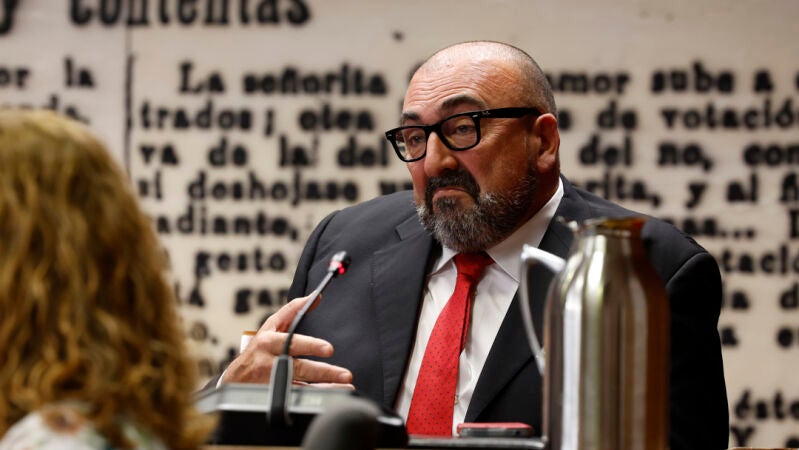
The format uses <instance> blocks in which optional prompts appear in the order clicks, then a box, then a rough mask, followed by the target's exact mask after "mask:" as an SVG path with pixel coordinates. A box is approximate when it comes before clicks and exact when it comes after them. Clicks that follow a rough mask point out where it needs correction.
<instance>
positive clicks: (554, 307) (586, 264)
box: [519, 217, 669, 450]
mask: <svg viewBox="0 0 799 450" xmlns="http://www.w3.org/2000/svg"><path fill="white" fill-rule="evenodd" d="M645 220H646V219H645V218H643V217H627V218H617V219H594V220H590V221H587V222H584V223H583V224H581V225H577V224H576V223H573V222H572V223H570V224H569V227H570V228H571V229H572V231H573V232H574V233H575V241H574V243H573V244H572V248H571V250H570V256H569V257H568V259H567V260H566V261H563V260H562V259H560V258H559V257H557V256H555V255H552V254H550V253H547V252H545V251H542V250H539V249H537V248H535V247H531V246H525V247H524V249H523V251H522V273H521V278H520V280H521V283H520V288H519V290H520V292H521V300H522V301H521V302H520V304H521V308H522V318H523V319H524V323H525V328H526V332H527V335H528V339H529V341H530V346H531V348H532V349H533V354H534V355H535V357H536V362H537V363H538V367H539V370H540V371H541V374H542V377H543V382H544V386H543V394H544V403H543V408H544V411H543V417H544V418H543V421H544V423H543V430H542V434H543V438H544V440H545V442H546V445H547V448H548V449H550V450H638V449H640V450H660V449H666V448H668V409H669V404H668V387H669V386H668V371H669V366H668V364H669V308H668V298H667V296H666V290H665V287H664V285H663V281H662V280H661V279H660V277H659V276H658V275H657V273H656V272H655V270H654V268H653V267H652V265H651V264H650V262H649V259H648V258H647V255H646V252H645V250H644V246H643V242H642V241H641V236H640V232H641V228H642V227H643V225H644V222H645ZM534 262H537V263H541V264H543V265H544V266H546V267H548V268H550V269H551V270H552V271H554V272H555V273H556V275H555V278H554V279H553V280H552V283H551V284H550V286H549V291H548V294H547V298H546V305H545V308H544V310H545V312H544V318H543V319H544V320H543V322H544V334H543V340H544V349H543V350H542V349H541V346H540V345H539V342H538V338H537V337H536V333H535V330H534V326H533V321H532V314H531V312H530V299H529V286H528V280H527V269H528V266H529V265H530V264H532V263H534Z"/></svg>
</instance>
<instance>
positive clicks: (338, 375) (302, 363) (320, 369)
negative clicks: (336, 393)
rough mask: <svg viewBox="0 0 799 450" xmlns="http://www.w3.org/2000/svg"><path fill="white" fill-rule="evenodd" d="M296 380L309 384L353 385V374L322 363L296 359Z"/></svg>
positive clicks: (341, 368)
mask: <svg viewBox="0 0 799 450" xmlns="http://www.w3.org/2000/svg"><path fill="white" fill-rule="evenodd" d="M294 379H295V380H299V381H305V382H308V383H334V384H351V383H352V372H350V371H349V370H347V369H345V368H343V367H339V366H334V365H332V364H328V363H324V362H321V361H311V360H308V359H300V358H295V359H294Z"/></svg>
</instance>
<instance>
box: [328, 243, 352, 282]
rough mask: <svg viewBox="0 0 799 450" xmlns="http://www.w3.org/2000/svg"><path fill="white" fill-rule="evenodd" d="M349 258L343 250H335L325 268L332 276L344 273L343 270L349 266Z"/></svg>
mask: <svg viewBox="0 0 799 450" xmlns="http://www.w3.org/2000/svg"><path fill="white" fill-rule="evenodd" d="M350 262H351V259H350V257H349V255H347V252H345V251H344V250H342V251H340V252H337V253H336V254H335V255H333V257H332V258H331V259H330V264H329V265H328V266H327V270H328V271H330V272H332V273H333V276H334V277H335V276H339V275H344V272H346V271H347V268H348V267H350Z"/></svg>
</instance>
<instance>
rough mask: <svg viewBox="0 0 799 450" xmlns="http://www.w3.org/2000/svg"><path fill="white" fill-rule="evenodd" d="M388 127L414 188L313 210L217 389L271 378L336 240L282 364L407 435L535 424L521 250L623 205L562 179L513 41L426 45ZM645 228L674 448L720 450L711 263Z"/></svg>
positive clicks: (668, 229)
mask: <svg viewBox="0 0 799 450" xmlns="http://www.w3.org/2000/svg"><path fill="white" fill-rule="evenodd" d="M386 136H387V138H388V139H389V141H390V142H391V143H392V145H393V147H394V149H395V151H396V153H397V156H398V157H399V158H400V159H401V160H403V161H404V162H405V163H406V164H407V168H408V171H409V173H410V176H411V179H412V181H413V191H412V192H410V191H407V192H399V193H396V194H392V195H387V196H383V197H379V198H376V199H374V200H371V201H367V202H365V203H362V204H359V205H356V206H353V207H350V208H347V209H344V210H341V211H337V212H335V213H333V214H331V215H330V216H328V217H327V218H325V219H324V220H323V221H322V222H321V223H320V224H319V225H318V227H317V228H316V230H315V231H314V232H313V234H312V235H311V237H310V238H309V240H308V242H307V245H306V247H305V249H304V251H303V254H302V257H301V259H300V262H299V265H298V267H297V271H296V274H295V278H294V282H293V284H292V286H291V289H290V292H289V295H290V298H295V297H296V299H295V300H294V301H292V302H290V303H289V304H287V305H286V306H285V307H284V308H282V309H281V310H280V311H278V312H277V313H275V314H274V315H273V316H271V317H270V318H269V319H268V320H267V321H266V322H265V323H264V325H263V326H262V328H261V329H260V330H259V331H258V334H257V335H256V336H255V338H254V339H253V342H252V344H251V345H250V346H249V347H247V349H246V350H245V351H244V352H243V353H242V354H241V355H240V356H239V357H238V358H237V359H236V360H234V361H233V362H232V363H231V365H230V366H229V367H228V370H227V371H226V372H225V374H224V376H223V379H222V380H221V382H228V381H238V382H242V381H244V382H246V381H249V382H266V381H268V378H269V373H270V369H271V366H272V361H273V359H274V357H275V355H276V354H279V353H280V350H281V349H282V345H283V342H284V339H285V331H286V330H287V328H288V325H289V324H290V322H291V320H292V318H293V317H294V315H296V313H297V311H298V310H299V309H300V308H301V307H302V305H303V304H304V303H305V302H306V301H308V298H307V297H302V296H303V295H305V294H306V293H307V292H309V291H310V290H311V289H312V288H313V287H314V283H317V282H318V280H320V279H321V278H322V277H323V275H324V273H325V271H326V270H327V265H328V261H329V259H330V257H331V256H332V254H333V253H335V252H337V251H339V250H346V251H347V252H349V254H350V255H351V256H352V260H353V264H352V267H351V269H350V272H349V273H348V274H347V276H346V277H342V278H341V279H340V280H337V281H336V282H335V283H333V284H332V285H331V286H330V287H329V289H328V290H327V291H326V292H325V294H324V297H325V298H324V301H323V302H321V304H320V306H319V307H318V309H317V310H316V311H314V312H313V314H310V315H308V316H307V317H306V319H305V321H304V322H303V325H302V326H301V329H300V330H299V333H301V334H300V335H297V336H295V337H294V340H293V342H292V347H291V353H292V354H294V355H297V356H305V357H307V358H297V359H296V360H295V366H294V377H295V379H296V380H298V381H303V382H311V383H343V384H349V383H352V384H353V385H354V386H355V387H356V388H357V389H358V390H359V391H361V392H362V393H364V394H365V395H366V396H368V397H370V398H371V399H373V400H375V401H376V402H378V403H380V404H382V405H383V406H385V407H387V408H393V409H395V410H396V411H397V412H398V413H399V414H400V415H401V416H403V417H404V418H407V419H408V423H409V430H410V431H411V432H414V429H411V424H413V427H414V428H416V427H417V425H416V424H417V423H419V422H420V421H421V422H423V424H422V425H421V426H422V428H418V429H419V430H425V428H424V427H425V426H426V425H424V424H426V423H427V422H430V421H439V422H443V423H444V424H445V427H444V430H443V431H441V428H439V432H435V433H434V434H451V433H453V432H454V431H455V430H456V427H457V425H458V424H459V423H461V422H497V421H516V422H525V423H527V424H530V425H532V426H533V428H534V429H535V431H536V432H537V433H540V432H541V376H540V374H539V373H538V370H537V369H536V365H535V363H534V360H533V356H532V354H531V351H530V349H529V347H528V345H527V341H526V338H525V335H524V331H523V325H522V321H521V318H520V317H519V313H518V310H519V308H518V305H517V302H518V301H519V299H518V296H517V292H516V291H517V289H518V286H519V272H520V263H519V256H520V252H521V248H522V245H523V244H529V245H533V246H536V247H539V248H541V249H543V250H546V251H548V252H550V253H553V254H555V255H559V256H561V257H566V256H567V255H568V252H569V248H570V245H571V241H572V234H571V232H570V231H569V230H568V229H566V227H565V226H563V225H561V224H559V223H558V222H557V221H553V220H552V219H553V217H555V216H563V217H567V218H569V219H572V220H577V221H582V220H586V219H590V218H595V217H617V216H626V215H630V214H631V211H629V210H626V209H624V208H622V207H620V206H618V205H615V204H613V203H611V202H608V201H606V200H604V199H601V198H599V197H596V196H594V195H592V194H590V193H587V192H585V191H583V190H580V189H578V188H576V187H574V186H572V185H571V184H570V183H569V182H568V180H567V179H566V178H565V177H563V176H562V175H561V173H560V162H559V147H560V137H559V134H558V123H557V109H556V105H555V100H554V98H553V94H552V91H551V88H550V86H549V84H548V82H547V80H546V78H545V76H544V74H543V72H542V71H541V69H540V68H539V66H538V65H537V64H536V62H535V61H534V60H533V59H532V58H531V57H530V56H529V55H528V54H526V53H525V52H523V51H522V50H520V49H518V48H515V47H513V46H510V45H506V44H502V43H497V42H467V43H461V44H456V45H453V46H450V47H447V48H445V49H443V50H440V51H439V52H437V53H435V54H434V55H433V56H431V57H430V58H429V59H427V60H426V61H425V62H424V63H423V64H422V65H421V66H420V67H419V69H418V70H417V71H416V72H415V73H414V75H413V77H412V79H411V81H410V84H409V86H408V89H407V92H406V95H405V100H404V104H403V110H402V115H401V119H400V127H398V128H395V129H393V130H390V131H388V132H387V133H386ZM642 237H643V240H644V243H645V246H646V248H647V252H648V255H649V258H650V260H651V262H652V264H653V266H654V267H655V269H656V270H657V272H658V273H659V275H660V276H661V278H662V279H663V280H664V282H665V284H666V289H667V292H668V295H669V300H670V312H671V373H670V382H671V386H670V388H671V389H670V402H671V414H670V422H671V432H670V444H671V448H672V449H673V450H676V449H690V448H703V449H722V448H726V447H727V444H728V434H729V418H728V409H727V397H726V388H725V383H724V373H723V368H722V360H721V346H720V342H719V337H718V332H717V321H718V316H719V312H720V306H721V279H720V274H719V270H718V266H717V264H716V262H715V260H714V259H713V257H712V256H711V255H709V254H708V253H707V252H706V251H705V250H704V249H703V248H702V247H700V246H699V245H698V244H696V243H695V242H694V241H693V240H692V239H691V238H690V237H688V236H686V235H684V234H683V233H681V232H680V231H678V230H676V229H675V228H673V227H672V226H670V225H668V224H666V223H664V222H662V221H659V220H656V219H650V220H648V221H647V224H646V225H645V227H644V230H643V233H642ZM470 254H487V255H488V256H489V257H490V262H489V263H488V264H487V265H486V266H485V268H482V269H481V272H480V274H479V275H478V276H477V277H476V281H475V285H474V286H473V287H469V289H471V291H469V292H470V295H471V297H470V301H471V303H467V304H468V305H469V306H468V308H469V310H470V311H469V312H468V316H470V317H471V318H472V319H471V320H470V321H468V325H467V326H466V328H465V331H464V333H465V334H464V335H463V338H462V342H461V343H460V345H461V347H460V349H459V351H458V350H455V352H456V356H455V357H456V359H457V362H456V363H455V364H456V370H455V372H453V373H452V374H451V375H448V376H447V377H449V378H451V379H449V380H446V379H439V380H435V382H434V384H433V389H432V390H431V389H430V387H429V379H428V378H429V376H428V375H427V373H426V369H424V366H425V365H427V362H426V361H427V356H426V350H427V347H428V343H429V342H431V341H434V340H435V341H436V342H438V341H437V340H438V337H435V336H437V331H435V328H436V327H437V321H439V316H442V317H443V316H444V314H445V313H444V312H443V311H446V310H447V309H448V308H447V303H448V301H449V299H450V296H451V295H452V294H453V291H454V290H457V288H456V284H457V283H458V282H457V281H456V280H457V278H458V270H459V269H458V268H456V265H457V264H456V261H457V260H458V259H459V258H461V259H463V258H462V257H460V256H458V255H470ZM457 267H461V266H460V265H457ZM550 280H551V276H550V275H548V274H541V275H540V276H539V278H538V279H537V280H536V282H534V283H531V285H532V288H531V289H532V291H531V298H532V304H531V308H532V311H533V313H534V320H535V321H536V326H537V328H538V329H539V330H541V329H542V323H541V317H542V315H543V306H544V297H545V293H546V288H547V286H548V285H549V281H550ZM453 298H454V295H453ZM447 314H448V313H447ZM442 321H443V319H442ZM435 345H439V344H435ZM431 346H432V344H431ZM334 348H335V353H334ZM444 378H446V377H444ZM450 384H451V385H452V388H451V389H454V396H453V397H452V398H451V404H449V405H445V406H444V407H443V408H442V409H438V407H435V408H433V407H429V406H425V407H424V409H425V411H427V412H425V414H427V415H428V416H429V415H430V414H433V415H438V416H440V417H427V416H425V417H423V418H422V419H419V418H418V416H417V415H416V414H417V412H415V411H418V410H419V409H420V408H419V407H418V405H420V404H425V405H426V403H422V402H424V401H428V399H427V398H420V397H428V396H430V395H433V396H435V395H436V392H435V391H436V390H437V388H436V387H440V389H445V388H444V386H449V385H450ZM420 385H423V386H425V387H424V388H419V386H420ZM417 388H418V389H417ZM447 389H449V388H447ZM422 390H424V394H419V392H420V391H422ZM431 392H432V394H431ZM415 393H416V394H417V395H416V398H415V396H414V394H415ZM446 396H447V399H450V397H449V394H446ZM448 402H450V401H449V400H448ZM415 405H416V406H415ZM430 411H435V413H430Z"/></svg>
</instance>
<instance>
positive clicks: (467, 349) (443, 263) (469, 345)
mask: <svg viewBox="0 0 799 450" xmlns="http://www.w3.org/2000/svg"><path fill="white" fill-rule="evenodd" d="M562 197H563V183H562V182H561V181H560V180H558V189H557V191H556V192H555V195H553V196H552V198H551V199H550V200H549V202H547V204H546V205H544V207H543V208H541V210H540V211H538V213H536V215H535V216H533V217H532V218H531V219H530V220H529V221H527V223H525V224H524V225H522V227H521V228H519V229H518V230H516V231H515V232H514V233H513V234H512V235H510V236H509V237H508V238H507V239H505V240H504V241H502V242H501V243H499V244H498V245H497V246H495V247H493V248H490V249H488V250H487V251H486V252H487V253H488V255H489V256H491V258H493V260H494V264H491V265H490V266H488V267H487V268H486V269H485V272H484V273H483V277H482V278H481V279H480V282H479V283H478V285H477V288H476V291H475V299H474V304H473V306H472V319H471V323H470V324H469V331H468V335H467V336H466V344H465V345H464V348H463V352H461V355H460V360H459V361H460V362H459V367H458V386H457V388H456V391H455V410H454V414H453V417H452V432H453V434H455V433H456V430H457V426H458V424H459V423H462V422H463V420H464V418H465V417H466V410H467V409H468V408H469V402H471V400H472V394H473V393H474V388H475V386H476V385H477V379H478V378H479V377H480V372H481V371H482V370H483V366H484V365H485V362H486V359H487V358H488V352H489V351H490V350H491V345H492V344H493V343H494V338H496V336H497V333H498V332H499V327H500V325H501V324H502V321H503V319H504V318H505V314H506V313H507V312H508V307H509V306H510V304H511V302H512V301H513V296H514V295H515V294H516V290H517V288H518V287H519V271H520V270H521V262H520V257H521V251H522V245H523V244H529V245H533V246H536V247H537V246H538V245H539V244H540V243H541V239H542V238H543V237H544V233H545V232H546V230H547V227H548V226H549V222H550V221H551V220H552V218H553V217H554V215H555V211H556V210H557V208H558V205H559V204H560V199H561V198H562ZM456 253H457V252H455V251H454V250H452V249H450V248H447V247H444V248H443V251H442V253H441V256H440V257H439V259H438V260H437V261H436V262H435V264H434V265H433V269H432V271H431V272H430V274H429V275H428V276H427V285H426V288H425V292H424V300H423V302H422V311H421V313H420V316H419V325H418V327H417V329H416V340H415V342H414V345H413V351H412V353H411V359H410V362H409V363H408V370H407V371H406V373H405V378H404V380H403V382H402V386H400V392H399V397H398V399H397V412H398V414H400V415H401V416H402V417H403V418H404V419H406V420H407V418H408V410H409V409H410V407H411V399H412V398H413V389H414V387H415V386H416V378H417V377H418V376H419V369H420V368H421V366H422V358H423V357H424V350H425V348H426V347H427V341H428V340H429V339H430V334H431V333H432V331H433V326H434V325H435V323H436V319H437V318H438V315H439V313H441V310H443V309H444V305H446V303H447V301H449V298H450V296H451V295H452V292H453V291H454V290H455V281H456V279H457V275H458V271H457V269H456V268H455V261H454V260H453V257H454V256H455V255H456ZM524 344H525V345H526V344H527V343H526V342H525V343H524Z"/></svg>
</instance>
